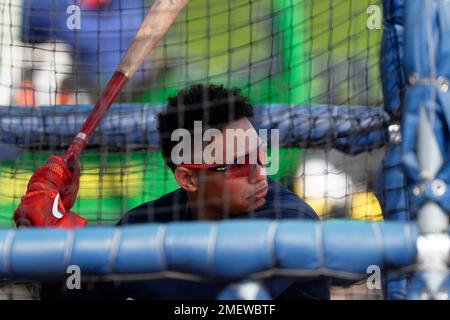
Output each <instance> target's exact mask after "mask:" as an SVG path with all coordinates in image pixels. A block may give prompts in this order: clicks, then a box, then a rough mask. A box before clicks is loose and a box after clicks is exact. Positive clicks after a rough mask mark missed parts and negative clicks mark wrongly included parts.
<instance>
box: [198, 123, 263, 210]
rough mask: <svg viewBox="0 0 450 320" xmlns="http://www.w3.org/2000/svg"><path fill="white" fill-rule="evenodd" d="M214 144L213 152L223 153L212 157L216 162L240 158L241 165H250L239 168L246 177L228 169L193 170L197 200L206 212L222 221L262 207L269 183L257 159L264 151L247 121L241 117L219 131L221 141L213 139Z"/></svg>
mask: <svg viewBox="0 0 450 320" xmlns="http://www.w3.org/2000/svg"><path fill="white" fill-rule="evenodd" d="M214 143H215V145H216V146H217V148H216V150H221V151H222V152H223V154H222V157H220V156H219V154H213V155H212V158H215V159H214V160H217V161H215V162H216V163H219V164H220V163H225V162H226V163H230V162H229V160H230V159H233V160H237V159H241V160H240V161H241V163H245V162H250V165H249V166H247V167H245V166H243V167H242V168H244V171H245V172H246V174H242V171H238V170H235V171H233V170H230V169H227V171H225V172H220V171H210V170H195V172H194V174H196V175H197V178H198V179H197V181H198V189H197V191H196V195H195V198H196V199H197V201H204V202H205V204H206V206H207V207H208V208H209V209H211V208H212V209H214V211H216V210H217V212H219V213H221V214H222V215H221V217H223V218H225V217H227V216H232V215H239V214H243V213H246V212H249V211H252V210H256V209H258V208H260V207H261V206H263V205H264V203H265V201H266V200H265V196H266V194H267V191H268V183H267V176H266V171H265V168H264V167H263V166H262V165H261V164H260V163H258V161H257V160H258V156H259V157H261V156H264V153H265V152H264V151H262V152H261V149H258V148H259V147H261V144H262V141H261V139H260V138H259V137H258V134H257V132H256V130H255V128H254V127H253V125H252V124H251V123H250V121H249V120H248V119H247V118H243V119H240V120H237V121H234V122H232V123H230V124H229V125H228V126H227V127H225V128H224V130H222V138H221V139H220V141H217V140H215V141H214ZM258 151H259V155H258ZM246 156H247V157H246ZM244 159H246V160H244ZM238 163H239V162H238ZM236 173H237V174H236Z"/></svg>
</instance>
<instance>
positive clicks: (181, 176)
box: [174, 166, 198, 192]
mask: <svg viewBox="0 0 450 320" xmlns="http://www.w3.org/2000/svg"><path fill="white" fill-rule="evenodd" d="M174 175H175V179H176V180H177V182H178V185H179V186H180V187H181V188H183V189H184V190H186V191H187V192H196V191H197V189H198V177H197V175H196V174H195V173H194V172H193V170H190V169H188V168H185V167H181V166H178V167H176V168H175V171H174Z"/></svg>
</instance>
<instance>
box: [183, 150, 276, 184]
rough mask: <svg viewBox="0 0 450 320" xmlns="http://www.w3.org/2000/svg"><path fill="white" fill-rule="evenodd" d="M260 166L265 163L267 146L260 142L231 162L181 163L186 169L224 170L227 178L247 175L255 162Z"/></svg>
mask: <svg viewBox="0 0 450 320" xmlns="http://www.w3.org/2000/svg"><path fill="white" fill-rule="evenodd" d="M255 160H256V163H257V164H259V165H260V166H261V167H263V168H264V167H266V165H267V146H266V145H265V144H261V145H259V146H258V149H256V150H255V151H253V152H250V153H247V154H246V155H245V156H242V157H240V158H238V159H236V160H235V161H234V163H231V164H182V165H181V166H182V167H184V168H188V169H204V170H208V171H213V172H224V173H225V174H226V175H227V177H229V178H238V177H248V176H250V175H251V174H252V172H253V171H254V170H255V167H256V163H255Z"/></svg>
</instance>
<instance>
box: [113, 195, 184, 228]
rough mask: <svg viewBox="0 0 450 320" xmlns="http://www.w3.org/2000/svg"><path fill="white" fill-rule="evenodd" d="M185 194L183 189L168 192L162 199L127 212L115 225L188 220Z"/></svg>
mask: <svg viewBox="0 0 450 320" xmlns="http://www.w3.org/2000/svg"><path fill="white" fill-rule="evenodd" d="M186 205H187V194H186V191H184V190H183V189H177V190H175V191H172V192H169V193H167V194H165V195H163V196H162V197H160V198H158V199H155V200H153V201H150V202H146V203H143V204H141V205H140V206H138V207H136V208H134V209H131V210H130V211H128V212H127V213H126V214H125V215H124V216H123V217H122V219H120V221H119V222H118V223H117V225H124V224H133V223H147V222H161V223H163V222H170V221H173V220H174V218H176V219H175V220H188V218H189V217H187V216H186Z"/></svg>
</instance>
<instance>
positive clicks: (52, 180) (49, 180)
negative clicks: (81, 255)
mask: <svg viewBox="0 0 450 320" xmlns="http://www.w3.org/2000/svg"><path fill="white" fill-rule="evenodd" d="M69 167H70V168H69ZM79 179H80V167H79V165H78V163H77V162H76V161H72V162H71V163H69V164H68V163H67V162H66V161H65V160H64V159H62V158H61V157H59V156H53V157H51V158H50V159H49V160H48V161H47V163H46V164H45V165H44V166H42V167H40V168H38V169H37V170H36V171H35V172H34V174H33V176H32V177H31V179H30V181H29V182H28V188H27V193H26V194H25V195H24V196H23V197H22V201H21V202H20V205H19V207H18V208H17V209H16V211H15V213H14V221H15V222H16V225H17V226H18V227H19V226H36V227H59V228H68V229H72V228H77V227H83V226H85V225H86V224H87V223H88V221H87V220H86V219H84V218H83V217H80V216H79V215H77V214H75V213H74V212H72V211H70V209H71V208H72V206H73V204H74V203H75V200H76V197H77V192H78V186H79Z"/></svg>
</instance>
